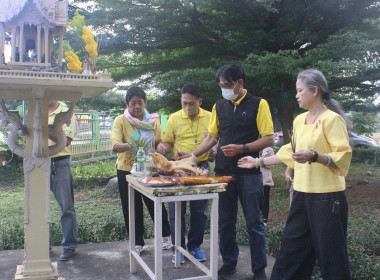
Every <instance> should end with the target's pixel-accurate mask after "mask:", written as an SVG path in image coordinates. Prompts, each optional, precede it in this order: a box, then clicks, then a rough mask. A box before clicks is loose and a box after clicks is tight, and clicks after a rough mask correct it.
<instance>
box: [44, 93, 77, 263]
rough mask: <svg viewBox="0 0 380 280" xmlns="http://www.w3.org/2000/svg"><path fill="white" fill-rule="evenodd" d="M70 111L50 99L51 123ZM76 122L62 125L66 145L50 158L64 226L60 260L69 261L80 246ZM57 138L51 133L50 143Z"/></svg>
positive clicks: (51, 183) (52, 180) (53, 186)
mask: <svg viewBox="0 0 380 280" xmlns="http://www.w3.org/2000/svg"><path fill="white" fill-rule="evenodd" d="M66 111H68V108H67V107H64V106H62V105H61V104H60V103H59V102H58V100H49V102H48V113H49V125H52V124H53V123H54V119H55V117H56V116H57V114H59V113H61V112H66ZM73 125H74V123H73V122H72V123H71V126H70V127H68V126H67V125H66V124H63V125H62V130H63V131H64V132H65V134H66V138H67V143H66V147H65V148H64V149H63V150H62V151H61V152H59V153H58V154H56V155H54V156H52V157H51V160H50V162H51V163H50V190H51V191H52V192H53V194H54V197H55V199H56V200H57V202H58V205H59V207H60V209H61V226H62V235H63V237H62V242H61V245H62V248H63V249H62V253H61V255H60V256H59V260H60V261H68V260H70V259H72V258H74V256H75V249H76V248H77V246H78V230H77V217H76V213H75V208H74V187H73V175H72V173H71V168H70V164H71V150H70V148H69V145H70V144H71V141H72V140H73V139H74V129H73ZM56 141H57V139H56V138H55V136H53V135H49V140H48V144H49V146H53V145H54V144H55V142H56Z"/></svg>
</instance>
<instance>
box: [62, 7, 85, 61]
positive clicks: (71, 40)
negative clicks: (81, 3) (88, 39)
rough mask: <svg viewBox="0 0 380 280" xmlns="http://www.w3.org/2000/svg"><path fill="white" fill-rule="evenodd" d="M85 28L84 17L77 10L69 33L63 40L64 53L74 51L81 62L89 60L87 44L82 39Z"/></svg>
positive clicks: (70, 22)
mask: <svg viewBox="0 0 380 280" xmlns="http://www.w3.org/2000/svg"><path fill="white" fill-rule="evenodd" d="M83 27H85V22H84V16H83V15H81V14H80V13H79V10H76V11H75V14H74V17H73V18H72V19H71V20H69V24H68V27H67V32H66V34H65V36H64V38H63V40H64V51H73V52H74V53H75V54H76V55H77V56H78V57H79V60H80V61H84V60H85V59H86V58H87V52H86V50H85V48H84V47H85V43H84V41H83V39H82V34H83Z"/></svg>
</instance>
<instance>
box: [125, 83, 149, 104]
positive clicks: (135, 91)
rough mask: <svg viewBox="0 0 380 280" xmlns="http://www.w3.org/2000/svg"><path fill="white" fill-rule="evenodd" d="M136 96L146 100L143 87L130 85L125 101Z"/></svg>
mask: <svg viewBox="0 0 380 280" xmlns="http://www.w3.org/2000/svg"><path fill="white" fill-rule="evenodd" d="M134 96H137V97H140V98H142V99H144V101H146V93H145V91H144V90H143V89H142V88H141V87H136V86H134V87H130V88H129V89H128V90H127V94H126V95H125V101H127V103H128V102H129V101H130V100H131V99H132V97H134Z"/></svg>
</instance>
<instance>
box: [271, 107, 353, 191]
mask: <svg viewBox="0 0 380 280" xmlns="http://www.w3.org/2000/svg"><path fill="white" fill-rule="evenodd" d="M307 114H308V112H306V113H303V114H301V115H299V116H298V117H297V118H296V119H295V120H294V123H293V131H294V133H293V137H294V139H295V146H296V151H299V150H314V151H316V152H317V153H318V154H328V155H329V156H330V157H331V160H332V161H333V162H334V163H335V165H336V166H337V167H338V168H333V167H331V166H329V167H326V166H324V165H323V164H320V163H311V164H308V163H305V164H301V163H298V162H295V161H294V160H293V159H292V158H291V156H290V154H291V152H292V148H291V145H290V144H288V145H285V146H282V147H281V149H280V150H279V151H278V153H277V156H278V157H279V159H280V160H281V161H282V162H284V163H285V164H286V165H287V166H289V167H291V168H293V169H294V182H293V186H294V189H295V190H296V191H300V192H305V193H329V192H338V191H343V190H344V189H345V188H346V184H345V180H344V176H346V175H347V172H348V169H349V168H350V162H351V157H352V151H351V147H350V144H349V141H348V134H347V128H346V123H345V122H344V120H343V119H342V117H341V116H340V115H338V114H336V113H335V112H333V111H330V110H327V111H325V112H324V113H323V114H322V115H321V116H320V117H319V118H318V120H317V121H316V122H315V123H314V124H309V125H306V124H305V120H306V116H307Z"/></svg>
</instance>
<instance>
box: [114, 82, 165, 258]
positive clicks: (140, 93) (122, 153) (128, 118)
mask: <svg viewBox="0 0 380 280" xmlns="http://www.w3.org/2000/svg"><path fill="white" fill-rule="evenodd" d="M146 104H147V99H146V94H145V92H144V90H143V89H142V88H140V87H131V88H129V89H128V91H127V94H126V96H125V105H126V106H127V108H126V109H125V111H124V114H122V115H120V116H118V117H116V119H115V121H114V123H113V126H112V132H111V140H112V150H113V151H114V152H116V153H117V161H116V169H117V181H118V185H119V192H120V199H121V206H122V208H123V215H124V221H125V226H126V228H127V231H128V233H129V211H128V182H127V180H126V178H125V176H126V175H128V174H131V172H130V171H131V169H132V166H133V163H134V155H133V153H132V150H131V148H132V146H131V144H130V143H128V142H129V140H130V139H131V138H133V139H138V138H139V137H141V138H145V139H148V140H149V141H150V142H151V145H150V148H149V149H148V150H147V151H145V153H146V154H148V153H150V152H153V151H154V148H155V146H156V145H157V144H158V143H160V142H161V140H162V138H163V135H162V130H161V124H160V121H159V119H158V115H157V114H149V113H148V111H147V110H146V109H145V106H146ZM142 200H144V202H145V205H146V207H147V209H148V211H149V214H150V216H151V217H152V219H153V220H154V203H153V201H152V200H150V199H149V198H147V197H146V196H144V195H141V194H140V193H139V192H136V194H135V221H136V248H135V250H136V252H137V253H138V254H140V253H141V252H142V251H143V249H144V217H143V204H142ZM162 219H163V220H162V236H164V237H163V239H162V248H163V249H170V248H171V247H172V243H171V238H170V224H169V220H168V213H167V211H166V208H165V206H163V207H162Z"/></svg>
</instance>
